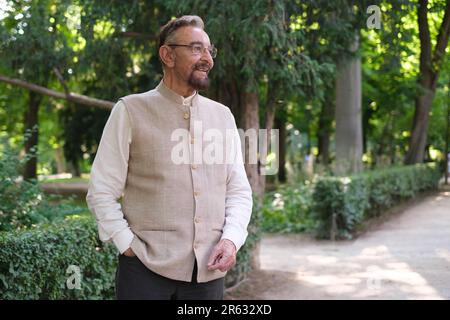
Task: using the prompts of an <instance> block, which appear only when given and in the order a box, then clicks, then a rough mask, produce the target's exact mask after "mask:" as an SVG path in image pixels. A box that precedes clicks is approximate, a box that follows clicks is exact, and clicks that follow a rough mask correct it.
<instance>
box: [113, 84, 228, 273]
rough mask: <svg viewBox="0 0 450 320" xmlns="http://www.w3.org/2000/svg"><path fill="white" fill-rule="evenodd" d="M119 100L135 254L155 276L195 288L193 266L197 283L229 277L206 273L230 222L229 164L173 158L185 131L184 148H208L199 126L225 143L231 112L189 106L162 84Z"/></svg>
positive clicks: (126, 204)
mask: <svg viewBox="0 0 450 320" xmlns="http://www.w3.org/2000/svg"><path fill="white" fill-rule="evenodd" d="M121 100H122V101H123V102H124V104H125V106H126V110H127V112H128V114H129V118H130V123H131V131H132V142H131V145H130V156H129V160H128V175H127V180H126V185H125V189H124V198H123V203H122V209H123V212H124V216H125V219H126V220H127V221H128V223H129V225H130V228H131V230H132V231H133V232H134V234H135V237H134V240H133V242H132V244H131V248H132V249H133V251H134V252H135V253H136V255H137V256H138V258H139V259H140V260H141V261H142V262H143V263H144V264H145V265H146V266H147V267H148V268H149V269H150V270H152V271H153V272H155V273H158V274H160V275H162V276H164V277H167V278H171V279H175V280H181V281H191V278H192V271H193V267H194V259H197V265H198V276H197V281H198V282H206V281H210V280H213V279H217V278H220V277H223V276H225V273H224V272H221V271H218V270H216V271H213V272H211V271H208V269H207V262H208V258H209V256H210V254H211V252H212V249H213V247H214V245H216V244H217V242H218V241H219V240H220V238H221V236H222V228H223V226H224V222H225V193H226V179H227V169H226V164H205V163H204V162H203V163H202V164H191V163H192V162H190V163H188V164H183V163H181V164H176V163H174V162H173V161H172V158H171V153H172V152H173V151H172V150H173V148H174V147H175V148H176V147H177V146H178V149H175V150H179V149H180V148H179V147H180V144H181V142H182V139H181V138H180V136H177V135H175V138H177V137H178V138H177V139H175V138H173V137H171V136H172V134H173V133H174V132H175V130H177V129H185V130H186V131H185V132H188V131H189V132H190V134H191V136H192V137H194V139H189V140H188V141H185V142H186V147H187V148H190V150H194V149H195V148H197V150H199V149H198V147H199V146H200V147H201V148H200V150H202V149H203V150H204V149H205V147H207V143H205V142H202V141H200V140H201V136H198V132H196V133H194V122H195V123H196V124H199V122H198V121H201V124H202V127H203V128H202V129H203V132H204V131H205V130H208V129H211V128H214V129H217V130H219V131H220V132H222V134H223V136H224V137H225V136H226V130H227V129H233V128H235V123H234V118H233V116H232V114H231V112H230V110H229V109H228V108H227V107H225V106H223V105H221V104H219V103H217V102H215V101H212V100H210V99H207V98H205V97H202V96H200V95H199V94H197V95H196V96H195V97H194V98H193V100H192V106H191V107H189V106H184V105H183V104H182V98H181V97H180V96H178V95H177V94H175V93H174V92H172V91H171V90H169V89H168V88H167V87H166V86H165V85H164V84H163V83H162V82H161V83H160V84H159V85H158V86H157V87H156V89H154V90H151V91H148V92H146V93H142V94H135V95H129V96H126V97H124V98H122V99H121ZM196 127H197V129H198V126H196ZM178 132H179V131H178ZM171 138H172V139H171ZM172 140H174V141H172ZM189 144H190V145H189ZM191 152H192V151H191ZM191 156H192V154H191ZM197 162H198V161H197Z"/></svg>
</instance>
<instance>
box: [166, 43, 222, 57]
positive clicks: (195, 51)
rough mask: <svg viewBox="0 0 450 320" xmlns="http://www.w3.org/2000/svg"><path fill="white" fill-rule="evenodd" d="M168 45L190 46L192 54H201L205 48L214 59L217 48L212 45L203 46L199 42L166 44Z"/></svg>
mask: <svg viewBox="0 0 450 320" xmlns="http://www.w3.org/2000/svg"><path fill="white" fill-rule="evenodd" d="M168 46H169V47H189V48H191V51H192V54H194V55H201V54H203V53H204V52H205V50H208V52H209V54H210V55H211V57H212V58H213V59H214V58H215V57H217V48H215V47H214V45H211V46H209V47H205V46H203V45H202V44H200V43H194V44H168Z"/></svg>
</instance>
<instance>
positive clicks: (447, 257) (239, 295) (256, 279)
mask: <svg viewBox="0 0 450 320" xmlns="http://www.w3.org/2000/svg"><path fill="white" fill-rule="evenodd" d="M227 298H228V299H450V191H448V190H447V191H441V192H439V193H437V194H435V195H433V196H428V197H426V198H424V199H423V200H422V201H420V202H419V203H417V204H415V205H414V206H410V207H408V208H406V209H405V210H404V211H403V212H401V213H399V214H395V215H394V216H393V217H392V218H389V219H388V220H387V221H385V222H384V223H380V224H378V225H376V226H373V227H372V228H370V230H369V231H367V232H366V233H365V234H364V235H362V236H360V237H359V238H358V239H357V240H354V241H344V242H337V243H333V242H331V241H315V240H314V239H311V238H309V237H306V236H298V235H290V236H267V237H264V238H263V240H262V243H261V270H260V271H258V272H256V273H254V274H252V275H251V276H250V278H249V279H248V280H247V281H245V282H244V283H242V284H241V285H240V286H239V287H237V288H235V289H233V290H231V291H230V292H229V293H228V294H227Z"/></svg>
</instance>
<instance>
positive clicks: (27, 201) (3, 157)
mask: <svg viewBox="0 0 450 320" xmlns="http://www.w3.org/2000/svg"><path fill="white" fill-rule="evenodd" d="M1 140H4V139H3V138H2V139H1ZM1 149H3V150H1ZM0 151H1V152H0V231H5V230H14V229H23V228H29V227H31V226H33V225H35V224H37V223H43V222H50V221H53V220H58V219H62V218H63V217H64V216H65V215H68V214H74V213H78V212H80V211H81V210H82V209H81V208H78V207H74V206H72V205H70V199H69V200H66V201H62V202H61V203H60V204H58V205H55V204H52V201H55V200H57V199H58V197H57V196H53V197H49V196H46V195H44V193H43V192H42V190H41V189H40V187H39V184H38V183H37V182H36V181H20V176H19V169H20V166H21V165H22V164H23V163H24V162H25V161H26V159H27V158H28V157H29V156H26V157H24V158H23V159H22V160H18V156H17V154H15V152H14V151H13V150H12V149H11V148H10V146H9V145H8V144H7V143H5V142H3V143H0Z"/></svg>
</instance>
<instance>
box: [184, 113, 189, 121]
mask: <svg viewBox="0 0 450 320" xmlns="http://www.w3.org/2000/svg"><path fill="white" fill-rule="evenodd" d="M183 118H184V119H186V120H187V119H189V113H187V112H185V113H184V115H183Z"/></svg>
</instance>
